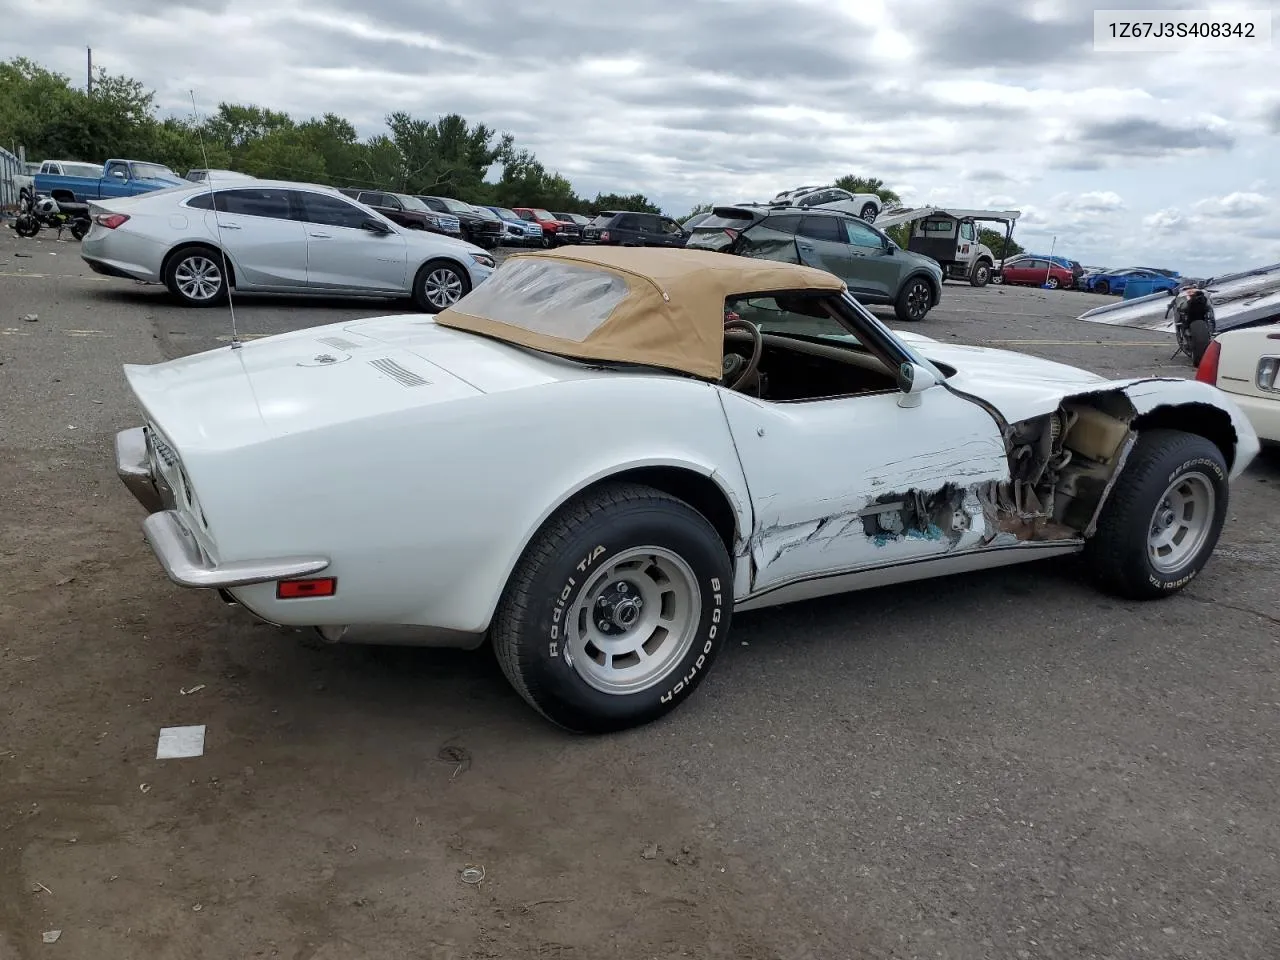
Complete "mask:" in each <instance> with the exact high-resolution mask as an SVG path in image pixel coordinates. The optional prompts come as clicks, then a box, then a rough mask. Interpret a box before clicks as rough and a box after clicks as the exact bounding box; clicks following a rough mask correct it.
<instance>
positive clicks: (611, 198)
mask: <svg viewBox="0 0 1280 960" xmlns="http://www.w3.org/2000/svg"><path fill="white" fill-rule="evenodd" d="M588 206H589V207H590V208H591V209H592V210H630V211H632V212H633V213H662V210H661V208H659V207H658V205H657V204H655V203H653V202H652V201H651V200H650V199H649V198H648V197H646V196H645V195H644V194H643V193H629V194H626V195H623V194H620V193H597V194H596V198H595V199H594V200H592V201H591V203H590V204H588Z"/></svg>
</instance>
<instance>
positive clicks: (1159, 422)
mask: <svg viewBox="0 0 1280 960" xmlns="http://www.w3.org/2000/svg"><path fill="white" fill-rule="evenodd" d="M1131 427H1132V429H1133V430H1134V431H1135V432H1137V433H1142V432H1143V431H1144V430H1181V431H1182V432H1184V433H1194V434H1197V435H1198V436H1201V437H1204V438H1205V439H1206V440H1208V441H1209V442H1211V443H1212V444H1213V445H1214V446H1216V447H1217V448H1218V449H1219V450H1221V451H1222V458H1223V460H1225V461H1226V464H1227V469H1228V470H1230V469H1232V468H1234V466H1235V461H1236V452H1237V448H1238V446H1239V443H1240V436H1239V434H1238V433H1237V432H1236V428H1235V424H1233V423H1232V422H1231V416H1230V414H1228V413H1227V411H1225V410H1223V409H1222V408H1221V407H1215V406H1213V405H1212V404H1209V403H1197V402H1194V401H1192V402H1187V403H1173V404H1164V405H1161V406H1158V407H1154V408H1152V409H1151V410H1148V411H1147V412H1145V413H1140V414H1138V416H1137V417H1135V418H1134V420H1133V423H1132V424H1131Z"/></svg>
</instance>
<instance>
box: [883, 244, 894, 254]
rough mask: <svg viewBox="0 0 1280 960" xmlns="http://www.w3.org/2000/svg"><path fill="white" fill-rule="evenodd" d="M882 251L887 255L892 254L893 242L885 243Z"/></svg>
mask: <svg viewBox="0 0 1280 960" xmlns="http://www.w3.org/2000/svg"><path fill="white" fill-rule="evenodd" d="M884 252H885V253H886V254H887V255H888V256H890V257H892V256H893V244H892V243H886V244H885V245H884Z"/></svg>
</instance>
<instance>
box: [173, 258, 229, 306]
mask: <svg viewBox="0 0 1280 960" xmlns="http://www.w3.org/2000/svg"><path fill="white" fill-rule="evenodd" d="M164 283H165V286H166V287H168V288H169V292H170V293H171V294H173V295H174V297H176V298H177V299H178V300H179V301H180V302H181V303H182V304H183V305H184V306H188V307H215V306H217V305H218V304H220V303H222V302H223V301H225V300H226V299H227V275H226V268H225V266H224V263H223V257H222V254H221V253H220V252H219V251H217V250H215V249H213V248H212V247H188V248H187V249H185V250H180V251H179V252H178V253H176V254H174V255H173V256H172V257H170V258H169V263H168V264H167V265H166V266H165V270H164Z"/></svg>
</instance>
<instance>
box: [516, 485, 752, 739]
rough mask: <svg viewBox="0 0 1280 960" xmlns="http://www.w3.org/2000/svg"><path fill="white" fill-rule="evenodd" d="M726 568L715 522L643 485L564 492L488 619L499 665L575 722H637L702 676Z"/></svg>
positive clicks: (722, 623)
mask: <svg viewBox="0 0 1280 960" xmlns="http://www.w3.org/2000/svg"><path fill="white" fill-rule="evenodd" d="M732 608H733V594H732V569H731V566H730V563H729V557H728V554H727V552H726V550H725V547H724V543H723V542H722V541H721V539H720V536H719V534H717V533H716V531H715V528H714V527H712V526H711V524H710V523H709V522H708V521H707V520H706V518H705V517H703V516H702V514H700V513H699V512H698V511H697V510H694V509H693V508H692V507H690V506H689V505H688V504H686V503H684V502H683V501H681V500H678V499H676V498H675V497H672V496H669V495H668V494H665V493H663V492H661V491H659V490H655V489H653V488H651V487H646V486H640V485H637V484H617V485H609V486H606V487H601V488H598V489H596V490H594V491H591V492H589V493H587V494H585V495H583V496H581V497H579V498H578V499H576V500H574V501H572V502H570V503H569V504H568V505H566V506H565V507H564V508H562V509H561V510H560V511H559V513H557V514H556V515H555V516H553V517H552V518H551V519H550V520H549V521H548V522H547V524H546V525H545V526H544V528H543V529H542V530H541V531H539V533H538V534H537V535H536V536H535V537H534V539H533V541H532V543H530V544H529V546H528V548H527V549H526V550H525V552H524V555H523V556H522V557H521V559H520V561H519V563H518V564H517V565H516V569H515V571H514V573H513V574H512V577H511V581H510V583H508V585H507V588H506V591H505V592H504V594H503V597H502V600H501V602H500V604H499V607H498V612H497V616H496V618H495V620H494V628H493V633H492V637H493V645H494V651H495V653H496V654H497V657H498V662H499V663H500V664H501V665H502V671H503V673H505V674H506V677H507V679H508V680H509V681H510V682H511V685H512V686H513V687H515V689H516V690H517V691H518V692H519V693H520V695H521V696H522V697H524V698H525V700H526V701H528V702H529V704H530V705H532V706H533V707H534V709H536V710H538V711H539V712H540V713H541V714H542V715H543V716H545V717H546V718H547V719H548V720H550V721H552V722H553V723H556V724H559V725H560V726H562V727H565V728H566V729H569V730H572V731H574V732H577V733H609V732H612V731H617V730H624V729H626V728H628V727H635V726H640V725H641V724H645V723H649V722H650V721H653V720H656V719H657V718H658V717H661V716H663V715H664V714H666V713H668V712H670V711H671V710H674V709H675V708H676V707H677V706H679V705H680V704H681V703H682V702H683V701H684V700H685V699H686V698H687V697H688V696H689V695H690V694H691V693H692V692H693V691H694V689H695V688H696V687H697V686H698V684H700V683H701V682H702V680H703V678H704V677H705V676H706V675H707V672H708V671H709V670H710V669H711V665H712V663H713V661H714V660H715V657H716V654H717V653H718V652H719V650H720V647H721V645H722V644H723V642H724V638H725V636H726V635H727V634H728V632H729V620H730V615H731V613H732Z"/></svg>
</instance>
